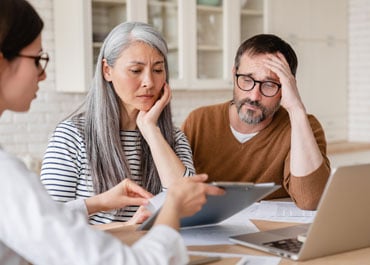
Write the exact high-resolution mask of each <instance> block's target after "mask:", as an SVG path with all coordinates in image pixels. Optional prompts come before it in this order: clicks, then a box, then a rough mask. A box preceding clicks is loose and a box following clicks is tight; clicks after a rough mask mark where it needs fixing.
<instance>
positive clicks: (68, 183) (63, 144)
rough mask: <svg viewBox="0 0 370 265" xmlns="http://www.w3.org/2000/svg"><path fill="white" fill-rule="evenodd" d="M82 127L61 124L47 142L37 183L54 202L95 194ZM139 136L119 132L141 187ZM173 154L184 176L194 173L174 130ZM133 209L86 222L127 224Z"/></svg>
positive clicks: (78, 123)
mask: <svg viewBox="0 0 370 265" xmlns="http://www.w3.org/2000/svg"><path fill="white" fill-rule="evenodd" d="M83 124H84V119H83V118H80V119H79V120H77V121H76V119H73V121H72V120H67V121H64V122H61V123H60V124H59V125H58V126H57V127H56V129H55V131H54V133H53V135H52V137H51V139H50V141H49V144H48V147H47V150H46V152H45V155H44V159H43V163H42V168H41V182H42V184H43V185H44V186H45V188H46V190H47V192H48V193H49V194H50V195H51V197H52V198H53V199H54V200H55V201H59V202H70V201H73V200H76V199H85V198H88V197H91V196H94V195H95V193H94V191H93V185H92V179H91V175H90V171H89V168H88V163H87V162H88V161H87V158H86V145H85V139H84V134H83ZM139 134H140V133H139V131H121V132H120V135H121V143H122V147H123V149H124V152H125V155H126V158H127V161H128V163H129V167H130V170H131V174H132V179H133V180H134V181H135V182H137V183H138V184H139V185H141V183H142V176H141V175H142V174H141V170H140V159H141V150H140V137H139ZM174 151H175V153H176V155H177V156H178V157H179V159H180V160H181V161H182V163H183V164H184V166H185V168H186V170H185V173H184V176H191V175H193V174H195V170H194V165H193V160H192V152H191V148H190V146H189V143H188V141H187V139H186V136H185V135H184V133H183V132H181V131H180V130H179V129H177V128H176V129H175V150H174ZM137 208H138V207H136V206H133V207H126V208H125V209H124V211H123V212H121V213H118V211H117V210H114V211H109V212H98V213H96V214H93V215H91V216H90V217H89V223H90V224H100V223H109V222H113V221H121V222H122V221H127V220H129V219H130V218H131V217H132V216H133V215H134V213H135V212H136V210H137Z"/></svg>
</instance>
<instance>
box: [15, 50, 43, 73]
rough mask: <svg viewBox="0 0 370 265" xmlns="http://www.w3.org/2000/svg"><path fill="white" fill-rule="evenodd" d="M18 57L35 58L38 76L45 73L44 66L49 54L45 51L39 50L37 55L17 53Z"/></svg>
mask: <svg viewBox="0 0 370 265" xmlns="http://www.w3.org/2000/svg"><path fill="white" fill-rule="evenodd" d="M17 56H18V57H23V58H30V59H34V60H35V65H36V67H37V68H38V69H40V72H39V76H41V75H43V74H44V73H45V69H46V66H47V65H48V62H49V54H48V53H47V52H41V53H40V54H39V55H37V56H36V55H25V54H18V55H17Z"/></svg>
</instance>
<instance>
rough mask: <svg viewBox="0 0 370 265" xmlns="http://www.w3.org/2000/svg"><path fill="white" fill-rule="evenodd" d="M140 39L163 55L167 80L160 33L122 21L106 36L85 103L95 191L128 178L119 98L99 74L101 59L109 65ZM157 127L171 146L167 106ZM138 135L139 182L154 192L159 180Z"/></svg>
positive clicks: (146, 145)
mask: <svg viewBox="0 0 370 265" xmlns="http://www.w3.org/2000/svg"><path fill="white" fill-rule="evenodd" d="M137 41H140V42H144V43H146V44H148V45H150V46H152V47H154V48H156V49H157V50H158V51H159V52H160V53H161V54H162V55H163V58H164V62H165V71H166V81H167V82H168V80H169V71H168V62H167V44H166V41H165V40H164V39H163V37H162V36H161V34H160V33H159V32H158V31H156V30H155V29H154V28H153V27H151V26H150V25H148V24H145V23H140V22H125V23H122V24H119V25H118V26H116V27H115V28H114V29H113V30H112V31H111V32H110V33H109V35H108V36H107V37H106V39H105V41H104V43H103V46H102V48H101V50H100V53H99V57H98V60H97V65H96V70H95V75H94V79H93V82H92V86H91V89H90V91H89V93H88V95H87V98H86V102H85V104H84V105H85V113H82V114H80V115H84V116H85V139H86V152H87V159H88V161H89V162H88V163H89V168H90V174H91V177H92V180H93V187H94V191H95V192H96V193H97V194H98V193H101V192H104V191H106V190H108V189H110V188H112V187H113V186H115V185H117V184H118V183H119V182H121V181H122V180H123V179H125V178H131V173H130V169H129V164H128V161H127V159H126V156H125V153H124V150H123V147H122V143H121V137H120V129H121V128H120V118H121V117H122V116H125V115H121V108H120V98H119V97H118V95H117V94H116V92H115V91H114V89H113V85H112V84H111V83H110V82H107V81H106V80H105V79H104V77H103V71H102V66H103V63H102V62H103V59H106V61H107V63H108V65H109V66H111V67H113V66H114V64H115V62H116V60H117V59H118V58H119V56H120V55H121V53H122V51H123V50H125V49H127V48H128V47H129V46H130V45H131V44H132V43H133V42H137ZM158 126H159V128H160V130H161V132H162V134H163V136H164V138H165V139H166V140H167V142H168V143H169V145H170V146H171V147H172V148H173V149H174V143H175V139H174V133H173V128H174V127H173V123H172V115H171V107H170V104H168V105H167V106H166V107H165V108H164V110H163V111H162V113H161V115H160V117H159V119H158ZM140 137H141V152H142V153H141V155H142V157H141V171H142V184H143V187H144V188H146V189H147V190H148V191H150V192H152V193H154V194H156V193H158V192H159V191H160V190H161V187H162V186H161V182H160V179H159V175H158V171H157V169H156V167H155V164H154V161H153V157H152V155H151V153H150V149H149V146H148V144H147V142H146V141H145V140H144V138H143V137H142V136H140Z"/></svg>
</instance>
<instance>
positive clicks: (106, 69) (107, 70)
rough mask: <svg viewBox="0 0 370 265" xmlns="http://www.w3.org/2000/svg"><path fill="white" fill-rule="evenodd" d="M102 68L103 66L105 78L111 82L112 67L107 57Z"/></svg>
mask: <svg viewBox="0 0 370 265" xmlns="http://www.w3.org/2000/svg"><path fill="white" fill-rule="evenodd" d="M102 68H103V69H102V71H103V77H104V79H105V80H106V81H108V82H111V81H112V67H110V66H109V65H108V63H107V60H106V59H103V62H102Z"/></svg>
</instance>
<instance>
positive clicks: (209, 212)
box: [137, 182, 281, 230]
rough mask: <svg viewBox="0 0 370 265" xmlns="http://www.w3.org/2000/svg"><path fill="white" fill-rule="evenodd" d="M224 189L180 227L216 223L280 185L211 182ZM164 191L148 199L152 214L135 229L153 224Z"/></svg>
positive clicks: (210, 197)
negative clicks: (223, 191) (222, 193)
mask: <svg viewBox="0 0 370 265" xmlns="http://www.w3.org/2000/svg"><path fill="white" fill-rule="evenodd" d="M211 185H215V186H218V187H221V188H223V189H225V194H224V195H220V196H208V197H207V202H206V204H204V205H203V207H202V209H201V210H200V211H198V212H197V213H195V214H194V215H193V216H189V217H185V218H182V219H181V220H180V225H181V227H192V226H200V225H211V224H217V223H219V222H222V221H224V220H226V219H227V218H229V217H231V216H232V215H234V214H236V213H238V212H240V211H241V210H243V209H245V208H246V207H248V206H250V205H252V204H253V203H254V202H256V201H259V200H261V199H263V198H264V197H266V196H267V195H269V194H271V193H273V192H274V191H276V190H277V189H279V188H280V187H281V186H280V185H276V184H275V183H272V182H271V183H257V184H253V183H246V182H213V183H211ZM165 195H166V194H165V192H162V193H159V194H158V195H156V196H155V197H153V198H152V199H151V200H150V203H149V205H148V206H147V208H148V210H149V211H151V212H152V213H153V214H152V215H151V216H150V217H149V218H148V219H147V220H146V221H145V222H143V223H142V224H141V225H139V227H138V228H137V230H148V229H150V228H151V226H152V225H153V223H154V221H155V219H156V217H157V215H158V213H159V211H160V207H161V206H162V204H163V202H164V200H165Z"/></svg>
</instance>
